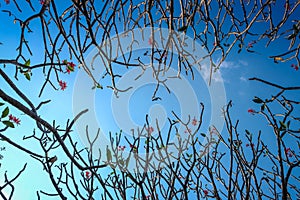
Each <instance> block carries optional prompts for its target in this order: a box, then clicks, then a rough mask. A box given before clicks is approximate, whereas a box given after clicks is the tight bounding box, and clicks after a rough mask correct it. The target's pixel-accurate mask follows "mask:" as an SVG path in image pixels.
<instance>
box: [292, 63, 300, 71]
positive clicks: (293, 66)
mask: <svg viewBox="0 0 300 200" xmlns="http://www.w3.org/2000/svg"><path fill="white" fill-rule="evenodd" d="M291 67H292V68H294V69H295V70H296V71H298V70H299V66H298V65H295V64H291Z"/></svg>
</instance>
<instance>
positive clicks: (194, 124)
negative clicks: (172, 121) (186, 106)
mask: <svg viewBox="0 0 300 200" xmlns="http://www.w3.org/2000/svg"><path fill="white" fill-rule="evenodd" d="M197 123H198V121H197V119H196V118H195V117H194V119H193V121H192V125H193V126H196V125H197Z"/></svg>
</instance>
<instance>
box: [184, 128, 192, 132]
mask: <svg viewBox="0 0 300 200" xmlns="http://www.w3.org/2000/svg"><path fill="white" fill-rule="evenodd" d="M191 132H192V130H191V129H189V128H188V129H186V130H185V131H184V133H191Z"/></svg>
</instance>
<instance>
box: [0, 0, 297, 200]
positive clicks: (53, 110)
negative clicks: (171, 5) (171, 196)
mask: <svg viewBox="0 0 300 200" xmlns="http://www.w3.org/2000/svg"><path fill="white" fill-rule="evenodd" d="M1 4H2V7H1V9H8V8H9V9H12V7H13V6H12V5H4V3H3V2H1ZM38 6H39V5H38V1H37V3H36V7H38ZM278 8H279V10H281V9H282V8H283V7H281V6H278ZM22 15H24V16H26V12H24V13H23V14H22ZM0 18H1V19H5V23H0V41H1V42H3V45H0V58H14V57H15V56H16V52H15V48H16V46H17V45H18V42H19V38H18V35H19V32H18V31H16V30H18V29H16V27H17V25H14V24H13V22H12V21H13V20H12V18H11V20H6V19H7V13H0ZM295 19H299V16H295ZM33 27H35V26H33ZM35 34H36V33H35V32H34V33H33V34H32V35H31V36H32V37H31V36H30V35H28V37H29V38H30V37H31V39H34V37H39V34H36V35H35ZM31 41H32V43H31V46H32V47H34V48H37V49H38V47H39V43H38V41H36V40H31ZM246 42H251V39H249V41H246ZM286 45H288V43H287V41H286V40H280V41H278V42H276V43H274V44H272V46H270V47H269V48H265V47H264V46H263V44H261V43H260V44H256V45H254V50H256V51H257V52H258V54H250V53H246V52H245V51H244V50H243V51H242V52H241V53H240V54H237V53H236V52H237V50H236V51H233V53H232V54H230V56H229V57H228V58H227V60H226V61H225V62H224V63H223V66H222V67H221V70H220V72H219V73H221V75H222V77H223V80H224V85H225V90H226V99H227V101H229V100H233V108H232V109H231V110H232V112H231V113H232V118H233V119H240V125H239V127H240V131H241V132H242V131H243V130H244V129H249V130H251V132H252V133H257V131H258V130H260V129H262V130H263V132H264V131H265V132H266V133H267V132H269V131H271V130H270V128H269V127H268V126H267V122H266V121H265V120H262V116H255V115H254V116H253V115H250V114H249V113H247V110H248V109H249V108H253V109H256V110H258V109H259V107H258V106H257V105H256V104H254V103H253V102H252V99H253V97H254V96H259V97H262V98H263V99H264V98H268V97H270V95H272V94H275V92H276V91H278V90H276V89H274V88H271V87H270V86H267V85H263V84H260V83H258V82H254V81H248V80H247V79H248V78H250V77H258V78H262V79H265V80H267V81H270V82H274V83H277V84H279V85H283V86H295V85H297V86H300V78H299V77H300V71H295V70H294V69H293V68H291V67H290V66H291V64H292V62H287V63H279V64H275V63H274V62H273V60H272V59H268V58H267V57H268V56H270V55H273V54H276V53H279V52H282V51H281V50H282V49H286ZM66 58H67V55H66ZM30 59H31V62H32V63H39V62H41V60H40V57H39V56H38V55H36V54H35V55H34V56H33V57H30ZM1 68H2V69H3V67H2V66H1ZM9 68H11V69H9ZM80 70H81V71H82V69H80ZM78 71H79V70H78V69H76V71H75V72H74V73H71V74H70V75H67V74H65V75H61V79H62V80H65V81H66V82H67V83H68V87H67V89H66V90H65V91H61V90H59V91H54V90H53V89H52V88H51V87H50V86H47V87H46V89H45V91H44V93H43V95H42V97H41V98H38V97H37V96H38V92H39V90H40V88H41V84H42V83H43V75H42V74H41V73H39V72H38V70H37V71H34V72H33V76H32V80H31V81H30V82H29V81H27V80H26V79H25V77H23V76H22V75H21V74H20V75H19V81H17V82H16V85H17V86H18V87H19V88H20V89H21V91H23V92H24V93H25V94H26V95H27V96H28V97H29V98H30V99H31V100H32V101H33V102H34V103H35V104H38V103H39V102H40V101H44V100H48V99H51V103H50V104H49V105H45V106H43V107H42V108H41V110H40V111H39V114H41V116H43V117H44V118H45V119H47V120H49V121H51V120H54V119H55V120H56V121H57V123H58V124H61V125H62V126H63V125H64V124H65V123H66V121H67V119H69V118H72V117H73V116H74V115H73V107H72V106H73V101H74V99H73V98H74V97H73V95H74V94H73V92H74V88H73V86H74V84H75V80H76V75H78ZM5 72H7V73H8V74H9V75H10V77H13V74H14V67H13V66H7V68H6V69H5ZM196 76H197V77H196V81H191V80H190V78H187V81H188V82H189V83H191V85H192V88H193V89H194V90H195V93H196V95H197V97H198V98H199V100H200V101H202V100H203V101H204V102H206V103H207V104H206V112H205V116H209V118H210V115H211V113H210V105H211V104H210V101H209V92H208V89H207V88H205V86H206V84H205V78H204V79H203V78H201V76H200V75H199V74H198V73H196ZM183 77H184V76H183ZM199 78H200V79H199ZM198 80H200V81H198ZM57 87H58V83H57ZM87 87H89V86H87ZM91 87H92V86H90V88H91ZM1 89H3V90H4V91H6V92H8V93H9V94H10V95H11V96H13V97H16V95H15V94H14V93H13V92H12V91H11V90H10V89H8V87H7V85H6V84H4V83H3V82H2V81H1ZM153 89H154V84H150V85H146V86H145V85H144V86H143V87H141V88H139V89H137V90H136V91H135V92H134V94H133V96H132V97H131V99H130V101H129V106H128V112H129V113H131V115H132V119H133V121H134V122H136V123H137V124H139V125H141V126H142V125H143V123H144V119H145V116H144V113H148V112H150V111H151V108H153V109H156V108H161V107H163V108H164V110H165V112H166V114H167V116H168V117H172V116H171V115H170V111H171V110H177V111H180V109H179V108H180V106H183V107H184V106H186V105H181V104H180V102H178V100H176V96H175V95H173V94H166V93H164V94H162V95H165V96H166V97H167V98H165V99H166V101H164V98H163V101H161V102H152V101H151V96H152V91H153ZM160 92H161V93H163V90H161V91H160ZM182 94H184V93H180V95H182ZM83 96H84V95H83ZM83 98H84V97H83ZM112 98H113V97H112V92H111V90H108V89H105V90H97V91H95V98H94V102H95V112H96V113H97V120H98V123H99V124H101V126H102V127H101V128H102V130H103V132H105V133H108V131H112V132H115V131H118V129H119V128H118V127H117V126H116V123H115V121H114V117H115V116H114V115H113V114H112V111H111V108H112V106H111V99H112ZM216 98H217V97H216ZM292 98H294V99H299V98H300V94H299V93H298V94H297V93H293V95H292ZM167 100H168V101H170V102H172V103H169V102H168V101H167ZM158 105H159V106H158ZM157 106H158V107H157ZM10 108H11V110H12V113H14V114H15V115H16V116H19V118H20V119H21V125H20V126H18V127H17V128H15V129H11V130H9V131H7V133H5V134H7V135H9V136H10V137H11V138H13V139H15V140H16V141H20V142H22V143H23V142H24V141H22V138H23V135H26V136H29V135H31V134H32V127H34V122H33V121H32V120H28V118H27V117H25V116H24V115H22V113H20V112H19V111H17V110H15V109H13V108H12V107H11V106H10ZM220 115H221V111H220ZM191 117H193V116H191ZM206 127H207V126H205V125H204V126H203V131H204V132H205V131H206V130H205V129H206ZM266 133H264V134H263V139H265V140H270V136H269V135H267V134H266ZM74 135H75V137H78V138H79V136H78V133H77V132H74ZM270 135H271V133H270ZM0 145H1V146H6V151H5V152H4V153H3V154H4V159H3V160H2V161H1V163H2V166H1V168H0V172H1V173H3V172H4V170H8V175H9V177H12V176H14V175H15V174H16V173H17V172H18V171H19V170H20V169H21V168H22V167H23V164H24V163H25V162H27V163H28V166H27V170H26V171H25V173H23V174H22V175H21V177H20V179H18V180H17V181H16V185H15V186H16V193H15V196H14V197H15V199H34V198H35V197H36V194H35V191H36V190H41V189H42V190H45V191H49V192H51V190H52V189H53V188H52V186H49V183H48V177H47V174H46V173H37V172H38V171H40V170H41V168H42V166H41V165H40V164H39V163H38V162H37V161H32V159H31V158H30V157H28V156H24V154H22V153H20V152H19V151H16V149H15V148H13V147H10V146H8V145H4V144H3V143H0ZM27 146H28V147H29V148H32V149H38V144H34V143H31V142H28V143H27ZM52 153H53V155H56V153H57V152H55V151H54V152H52ZM58 157H59V160H58V162H64V159H65V158H64V156H63V155H61V154H59V155H58ZM2 180H3V176H2V175H1V176H0V181H2ZM24 180H26V181H27V183H26V184H24ZM26 181H25V182H26ZM42 199H44V198H42Z"/></svg>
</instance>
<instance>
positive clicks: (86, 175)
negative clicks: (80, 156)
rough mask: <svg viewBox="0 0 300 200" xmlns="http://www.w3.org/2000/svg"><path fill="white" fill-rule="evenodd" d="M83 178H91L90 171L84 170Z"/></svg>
mask: <svg viewBox="0 0 300 200" xmlns="http://www.w3.org/2000/svg"><path fill="white" fill-rule="evenodd" d="M85 178H86V179H89V178H91V172H89V171H86V172H85Z"/></svg>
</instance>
